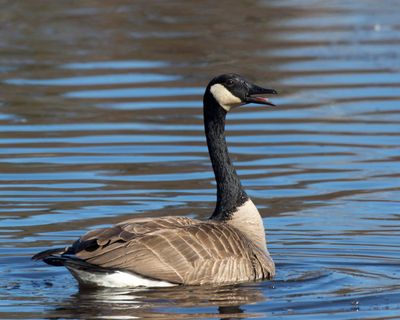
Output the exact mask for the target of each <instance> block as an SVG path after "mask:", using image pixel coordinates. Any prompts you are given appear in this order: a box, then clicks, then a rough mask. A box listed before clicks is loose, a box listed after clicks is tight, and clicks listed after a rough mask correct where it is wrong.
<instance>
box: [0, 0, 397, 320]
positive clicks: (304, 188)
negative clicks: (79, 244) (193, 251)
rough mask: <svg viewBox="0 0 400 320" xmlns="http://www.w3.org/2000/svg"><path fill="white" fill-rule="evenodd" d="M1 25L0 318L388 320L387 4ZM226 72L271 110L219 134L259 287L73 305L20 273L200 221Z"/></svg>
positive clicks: (64, 4)
mask: <svg viewBox="0 0 400 320" xmlns="http://www.w3.org/2000/svg"><path fill="white" fill-rule="evenodd" d="M1 6H2V10H1V11H0V21H1V25H2V27H1V29H0V212H1V213H0V214H1V220H0V318H4V319H43V318H45V319H47V318H51V319H58V318H63V319H71V318H74V319H76V318H81V319H131V318H143V317H144V318H146V317H149V318H151V317H154V318H159V319H192V318H202V319H204V318H222V319H232V318H278V319H286V318H288V319H328V317H329V318H331V319H399V318H400V246H399V243H400V240H399V239H400V209H399V208H400V203H399V202H400V201H399V199H400V147H399V146H400V130H399V129H400V20H399V2H398V1H385V0H384V1H316V0H315V1H313V0H307V1H298V2H297V1H241V2H235V3H232V2H228V1H219V2H207V1H206V2H196V1H185V2H183V1H168V2H153V3H149V2H147V1H123V0H115V1H82V2H77V1H2V2H1ZM226 71H231V72H232V71H233V72H237V73H241V74H243V75H245V76H246V77H248V78H249V79H251V80H253V81H254V82H256V83H258V84H260V85H265V86H271V87H274V88H276V89H278V90H279V92H280V94H279V96H277V97H274V98H273V101H274V102H275V103H276V104H277V105H278V106H279V107H277V108H273V109H272V108H263V107H260V106H258V107H257V106H246V107H243V108H241V109H240V110H236V111H235V112H232V113H231V114H229V121H228V125H227V134H228V138H227V139H228V143H229V146H230V151H231V153H232V158H233V160H234V162H235V165H236V166H237V169H238V172H239V174H240V176H241V177H242V180H243V184H244V185H245V186H246V189H247V190H248V193H249V194H250V195H251V197H252V198H253V199H254V201H255V203H256V204H257V206H258V207H259V209H260V212H261V213H262V216H263V218H264V222H265V225H266V229H267V230H266V233H267V239H268V241H269V248H270V251H271V254H272V256H273V258H274V259H275V261H276V264H277V276H276V278H275V280H273V281H264V282H257V283H249V284H244V285H238V286H228V287H219V288H218V287H179V288H172V289H157V290H153V289H151V290H143V289H140V290H139V289H138V290H96V291H79V288H78V286H77V284H76V282H75V281H74V280H73V278H72V277H71V276H70V274H69V273H68V272H67V271H66V270H65V269H63V268H53V267H49V266H47V265H45V264H43V263H39V262H33V261H31V260H30V257H31V255H32V254H34V253H36V252H38V251H40V250H42V249H44V248H48V247H57V246H64V245H66V244H69V243H71V242H72V241H73V240H74V239H76V238H77V237H78V236H79V235H80V234H81V233H83V232H85V231H88V230H91V229H93V228H96V227H100V226H106V225H110V224H112V223H115V222H118V221H121V220H123V219H127V218H129V217H132V216H134V217H143V216H146V217H159V216H164V215H171V214H176V215H184V216H190V217H196V218H203V219H206V218H207V217H208V216H209V215H210V213H211V211H212V209H213V206H214V201H215V185H214V181H213V174H212V172H211V166H210V163H209V159H208V154H207V149H206V146H205V138H204V134H203V127H202V93H203V91H204V87H205V85H206V84H207V82H208V81H209V79H210V78H212V77H213V76H215V75H217V74H219V73H222V72H226Z"/></svg>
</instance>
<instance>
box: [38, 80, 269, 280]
mask: <svg viewBox="0 0 400 320" xmlns="http://www.w3.org/2000/svg"><path fill="white" fill-rule="evenodd" d="M275 93H276V91H275V90H273V89H265V88H261V87H259V86H256V85H254V84H251V83H249V82H248V81H246V80H245V79H244V78H242V77H241V76H239V75H237V74H223V75H220V76H218V77H215V78H214V79H212V80H211V82H210V83H209V84H208V86H207V88H206V90H205V93H204V97H203V104H204V108H203V110H204V127H205V134H206V137H207V145H208V151H209V154H210V159H211V163H212V167H213V170H214V174H215V179H216V182H217V203H216V207H215V210H214V212H213V214H212V215H211V217H210V219H209V220H207V221H200V220H196V219H190V218H187V217H177V216H167V217H163V218H134V219H130V220H127V221H123V222H120V223H118V224H116V225H114V226H112V227H109V228H102V229H96V230H92V231H89V232H88V233H86V234H84V235H83V236H82V237H80V239H78V240H77V241H75V242H74V243H73V244H72V245H71V246H68V247H66V248H57V249H49V250H46V251H43V252H40V253H38V254H36V255H35V256H33V257H32V259H34V260H40V259H41V260H43V261H44V262H46V263H48V264H50V265H53V266H65V267H66V268H67V269H68V270H69V271H70V272H71V273H72V275H73V276H74V277H75V278H76V279H77V280H78V282H79V284H80V285H83V286H101V287H134V286H147V287H162V286H173V285H179V284H184V285H202V284H230V283H238V282H246V281H253V280H258V279H271V278H272V277H273V276H274V274H275V265H274V262H273V260H272V259H271V257H270V255H269V253H268V250H267V245H266V241H265V230H264V225H263V221H262V218H261V216H260V214H259V212H258V210H257V208H256V207H255V205H254V204H253V202H252V201H251V199H250V198H249V196H248V195H247V194H246V192H245V191H244V189H243V187H242V184H241V182H240V179H239V177H238V175H237V173H236V170H235V168H234V167H233V164H232V162H231V160H230V158H229V154H228V149H227V145H226V141H225V117H226V114H227V112H229V111H230V110H231V109H233V108H236V107H238V106H241V105H245V104H247V103H258V104H264V105H272V106H273V104H272V103H271V102H269V101H268V99H267V98H264V97H259V96H257V95H258V94H275Z"/></svg>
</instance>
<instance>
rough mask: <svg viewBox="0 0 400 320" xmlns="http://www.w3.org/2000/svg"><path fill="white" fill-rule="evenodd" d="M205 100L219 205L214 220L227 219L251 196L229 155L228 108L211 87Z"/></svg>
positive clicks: (207, 130)
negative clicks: (226, 132) (222, 103)
mask: <svg viewBox="0 0 400 320" xmlns="http://www.w3.org/2000/svg"><path fill="white" fill-rule="evenodd" d="M203 103H204V128H205V132H206V138H207V145H208V152H209V154H210V159H211V163H212V167H213V170H214V175H215V180H216V182H217V205H216V207H215V210H214V213H213V215H212V216H211V219H217V220H226V219H229V217H230V215H231V214H232V213H233V212H234V211H235V210H236V208H237V207H239V206H240V205H242V204H243V203H244V202H246V200H247V199H248V197H247V194H246V192H245V191H244V189H243V187H242V184H241V182H240V179H239V177H238V175H237V173H236V170H235V168H234V167H233V165H232V162H231V160H230V158H229V153H228V147H227V145H226V140H225V118H226V111H225V110H224V109H223V108H222V107H221V106H220V105H219V104H218V102H217V101H216V100H215V99H214V97H213V95H212V94H211V93H210V92H209V90H208V89H207V90H206V93H205V94H204V99H203Z"/></svg>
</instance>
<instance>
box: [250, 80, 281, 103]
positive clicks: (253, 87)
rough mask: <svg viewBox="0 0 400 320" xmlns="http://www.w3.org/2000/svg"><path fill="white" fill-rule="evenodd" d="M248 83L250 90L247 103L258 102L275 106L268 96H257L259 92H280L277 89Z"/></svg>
mask: <svg viewBox="0 0 400 320" xmlns="http://www.w3.org/2000/svg"><path fill="white" fill-rule="evenodd" d="M247 85H248V88H249V91H248V93H247V97H246V103H258V104H265V105H268V106H275V105H274V104H273V103H272V102H270V101H269V100H268V99H267V98H264V97H259V96H257V95H259V94H278V92H277V91H276V90H275V89H267V88H262V87H259V86H257V85H255V84H247ZM255 95H256V96H255Z"/></svg>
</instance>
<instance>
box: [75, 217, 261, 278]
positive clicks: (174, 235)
mask: <svg viewBox="0 0 400 320" xmlns="http://www.w3.org/2000/svg"><path fill="white" fill-rule="evenodd" d="M72 250H73V251H74V252H73V253H74V254H75V256H76V257H77V258H80V259H82V260H84V261H85V262H87V263H90V264H92V265H95V266H99V267H101V268H108V269H116V270H125V271H131V272H133V273H136V274H140V275H141V276H144V277H148V278H152V279H157V280H164V281H169V282H172V283H183V284H203V283H210V282H211V283H228V282H238V281H248V280H254V279H259V278H262V277H264V276H265V275H266V274H267V272H268V270H266V269H265V266H267V265H268V260H266V259H267V257H266V255H265V253H262V252H261V251H260V250H257V248H255V246H254V245H253V244H252V243H251V242H250V241H248V240H247V238H246V237H245V236H244V235H243V234H241V233H240V232H239V231H238V230H237V229H235V228H233V227H231V226H229V225H228V224H226V223H216V222H213V221H205V222H203V221H198V220H192V219H189V218H185V217H165V218H158V219H149V218H143V219H131V220H127V221H124V222H122V223H119V224H117V225H115V226H113V227H111V228H104V229H97V230H93V231H90V232H88V233H87V234H85V235H84V236H83V237H81V239H80V240H78V241H77V242H76V243H75V244H74V245H73V247H72ZM70 251H71V250H70ZM70 253H71V252H70Z"/></svg>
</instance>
